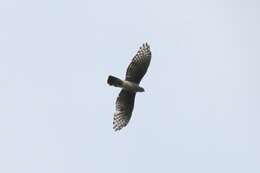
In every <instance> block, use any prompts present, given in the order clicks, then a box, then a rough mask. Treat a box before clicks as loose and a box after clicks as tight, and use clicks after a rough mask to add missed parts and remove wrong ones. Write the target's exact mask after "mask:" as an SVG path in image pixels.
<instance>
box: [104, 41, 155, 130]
mask: <svg viewBox="0 0 260 173" xmlns="http://www.w3.org/2000/svg"><path fill="white" fill-rule="evenodd" d="M151 57H152V53H151V51H150V46H149V45H148V44H147V43H145V44H143V45H142V46H141V47H140V48H139V50H138V51H137V53H136V55H135V56H134V57H133V59H132V61H131V63H130V64H129V66H128V68H127V70H126V76H125V79H124V80H122V79H119V78H117V77H114V76H111V75H110V76H108V79H107V83H108V84H109V85H112V86H115V87H119V88H122V89H121V91H120V93H119V96H118V97H117V99H116V112H115V113H114V118H113V128H114V129H115V131H117V130H121V129H122V128H123V127H125V126H126V125H127V124H128V122H129V121H130V118H131V116H132V112H133V109H134V102H135V95H136V93H137V92H144V88H143V87H141V86H140V85H139V84H140V82H141V80H142V78H143V77H144V75H145V73H146V72H147V69H148V67H149V65H150V62H151Z"/></svg>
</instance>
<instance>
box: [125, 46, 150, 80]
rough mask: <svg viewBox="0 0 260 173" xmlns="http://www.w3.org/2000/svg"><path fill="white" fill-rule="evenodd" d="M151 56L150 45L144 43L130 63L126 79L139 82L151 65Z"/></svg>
mask: <svg viewBox="0 0 260 173" xmlns="http://www.w3.org/2000/svg"><path fill="white" fill-rule="evenodd" d="M151 56H152V53H151V51H150V46H149V45H148V44H147V43H145V44H143V46H142V47H140V49H139V50H138V52H137V54H136V55H135V56H134V58H133V59H132V62H131V63H130V64H129V66H128V68H127V71H126V77H125V80H127V81H131V82H134V83H137V84H139V83H140V81H141V80H142V78H143V76H144V75H145V73H146V71H147V69H148V67H149V65H150V61H151Z"/></svg>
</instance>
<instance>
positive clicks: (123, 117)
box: [113, 89, 135, 131]
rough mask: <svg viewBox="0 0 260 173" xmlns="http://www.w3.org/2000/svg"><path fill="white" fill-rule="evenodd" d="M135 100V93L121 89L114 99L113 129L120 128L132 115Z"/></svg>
mask: <svg viewBox="0 0 260 173" xmlns="http://www.w3.org/2000/svg"><path fill="white" fill-rule="evenodd" d="M134 102H135V93H133V92H129V91H127V90H124V89H122V90H121V92H120V93H119V96H118V97H117V100H116V112H115V114H114V120H113V125H114V127H113V128H114V129H115V130H116V131H117V130H120V129H122V128H123V127H125V126H126V125H127V124H128V122H129V120H130V118H131V115H132V112H133V109H134Z"/></svg>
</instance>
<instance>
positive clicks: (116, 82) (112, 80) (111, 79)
mask: <svg viewBox="0 0 260 173" xmlns="http://www.w3.org/2000/svg"><path fill="white" fill-rule="evenodd" d="M107 83H108V84H109V85H113V86H115V87H121V86H122V83H123V81H122V80H121V79H118V78H116V77H114V76H111V75H110V76H108V79H107Z"/></svg>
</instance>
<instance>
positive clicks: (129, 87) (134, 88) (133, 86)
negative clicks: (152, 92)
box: [107, 76, 144, 92]
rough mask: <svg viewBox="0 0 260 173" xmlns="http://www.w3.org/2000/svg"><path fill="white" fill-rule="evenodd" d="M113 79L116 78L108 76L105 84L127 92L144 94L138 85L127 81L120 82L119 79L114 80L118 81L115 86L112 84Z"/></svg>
mask: <svg viewBox="0 0 260 173" xmlns="http://www.w3.org/2000/svg"><path fill="white" fill-rule="evenodd" d="M115 78H116V77H114V76H109V77H108V80H107V83H108V84H109V85H113V86H115V87H119V88H122V89H125V90H127V91H129V92H144V89H143V88H142V87H140V86H139V85H138V84H136V83H134V82H130V81H127V80H121V79H118V78H116V80H118V81H119V82H117V84H115V83H113V79H115Z"/></svg>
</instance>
